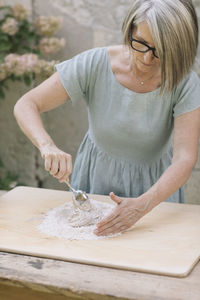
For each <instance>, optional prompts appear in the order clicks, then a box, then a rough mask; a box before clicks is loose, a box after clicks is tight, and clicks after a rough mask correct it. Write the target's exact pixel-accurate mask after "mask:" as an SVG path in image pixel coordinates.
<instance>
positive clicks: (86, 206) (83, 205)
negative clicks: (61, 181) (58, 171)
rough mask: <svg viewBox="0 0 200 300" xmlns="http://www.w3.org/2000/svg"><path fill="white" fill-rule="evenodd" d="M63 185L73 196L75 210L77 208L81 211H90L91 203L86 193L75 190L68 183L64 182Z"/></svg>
mask: <svg viewBox="0 0 200 300" xmlns="http://www.w3.org/2000/svg"><path fill="white" fill-rule="evenodd" d="M65 183H66V184H67V186H68V187H69V189H70V190H71V191H72V192H73V194H74V197H73V201H74V206H75V208H76V207H77V206H78V207H79V208H80V209H82V210H90V209H91V203H90V199H89V198H88V195H87V194H86V192H83V191H81V190H75V189H74V188H73V187H72V186H71V184H70V183H69V182H68V181H65Z"/></svg>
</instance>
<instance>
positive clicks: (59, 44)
mask: <svg viewBox="0 0 200 300" xmlns="http://www.w3.org/2000/svg"><path fill="white" fill-rule="evenodd" d="M64 46H65V39H63V38H61V39H58V38H56V37H52V38H43V39H41V40H40V43H39V49H40V51H41V53H42V54H43V55H50V54H53V53H56V52H58V51H59V50H60V49H61V48H63V47H64Z"/></svg>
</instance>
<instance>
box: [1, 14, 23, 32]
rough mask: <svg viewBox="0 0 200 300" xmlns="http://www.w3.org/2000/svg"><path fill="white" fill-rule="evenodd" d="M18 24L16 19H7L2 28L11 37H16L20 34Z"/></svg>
mask: <svg viewBox="0 0 200 300" xmlns="http://www.w3.org/2000/svg"><path fill="white" fill-rule="evenodd" d="M18 29H19V26H18V22H17V21H16V20H15V19H14V18H7V19H6V21H5V23H4V24H3V25H2V26H1V30H2V31H3V32H5V33H7V34H9V35H15V33H17V32H18Z"/></svg>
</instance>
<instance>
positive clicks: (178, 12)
mask: <svg viewBox="0 0 200 300" xmlns="http://www.w3.org/2000/svg"><path fill="white" fill-rule="evenodd" d="M143 21H146V22H147V24H148V26H149V28H150V31H151V33H152V38H153V41H154V43H155V48H156V50H157V53H158V56H159V59H160V65H161V78H162V79H161V92H163V91H164V89H165V88H166V92H167V93H169V92H171V91H172V90H173V89H174V88H175V87H176V86H177V85H178V84H179V83H180V81H181V80H182V79H183V78H184V77H185V76H186V75H187V74H188V73H189V71H190V70H191V68H192V66H193V64H194V60H195V56H196V53H197V47H198V20H197V15H196V12H195V8H194V6H193V4H192V0H134V1H133V5H132V7H131V8H130V10H129V12H128V14H127V16H126V17H125V19H124V22H123V25H122V31H123V36H124V44H125V45H127V46H129V47H131V45H130V41H129V37H130V33H131V30H132V29H133V28H134V26H137V25H138V24H139V23H140V22H143ZM131 49H132V48H131Z"/></svg>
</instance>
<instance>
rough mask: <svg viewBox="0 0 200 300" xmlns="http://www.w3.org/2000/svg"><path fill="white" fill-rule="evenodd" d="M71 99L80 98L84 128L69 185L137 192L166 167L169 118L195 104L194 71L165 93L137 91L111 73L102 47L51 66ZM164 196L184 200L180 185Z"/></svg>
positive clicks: (197, 84) (199, 93)
mask: <svg viewBox="0 0 200 300" xmlns="http://www.w3.org/2000/svg"><path fill="white" fill-rule="evenodd" d="M56 71H57V72H58V74H59V77H60V80H61V82H62V84H63V86H64V88H65V89H66V91H67V93H68V95H69V96H70V99H71V101H72V103H75V102H77V101H80V100H81V99H83V100H84V101H85V103H86V106H87V111H88V120H89V129H88V132H87V133H86V135H85V137H84V139H83V141H82V143H81V145H80V148H79V150H78V152H77V156H76V160H75V164H74V168H73V173H72V177H71V184H72V186H73V187H74V188H75V189H81V190H83V191H86V192H87V193H93V194H101V195H108V194H109V193H110V192H111V191H112V192H114V193H115V194H116V195H118V196H121V197H138V196H140V195H141V194H143V193H144V192H146V191H147V190H148V189H149V188H150V187H151V186H152V185H153V184H154V183H156V182H157V180H158V179H159V178H160V176H161V175H162V174H163V172H164V171H165V170H166V169H167V168H168V167H169V166H170V164H171V159H172V153H173V152H172V135H173V128H174V118H176V117H178V116H180V115H182V114H184V113H187V112H190V111H193V110H195V109H197V108H198V107H200V80H199V77H198V75H197V74H196V73H195V72H193V71H192V72H191V73H189V74H188V76H187V77H186V78H185V79H184V80H183V81H182V82H181V83H180V84H179V85H178V87H177V88H175V89H174V90H173V92H171V93H170V94H169V95H166V94H165V93H163V95H162V96H159V94H160V88H158V89H156V90H154V91H152V92H148V93H136V92H134V91H132V90H130V89H128V88H126V87H124V86H123V85H121V84H120V83H119V82H118V81H117V79H116V77H115V75H114V74H113V71H112V68H111V64H110V60H109V55H108V49H107V47H101V48H94V49H91V50H87V51H85V52H82V53H81V54H78V55H76V56H75V57H73V58H72V59H69V60H66V61H64V62H62V63H60V64H57V65H56ZM167 201H171V202H184V193H183V187H182V188H180V189H179V190H177V191H176V192H175V193H174V194H173V195H172V196H171V197H170V198H168V199H167Z"/></svg>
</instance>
